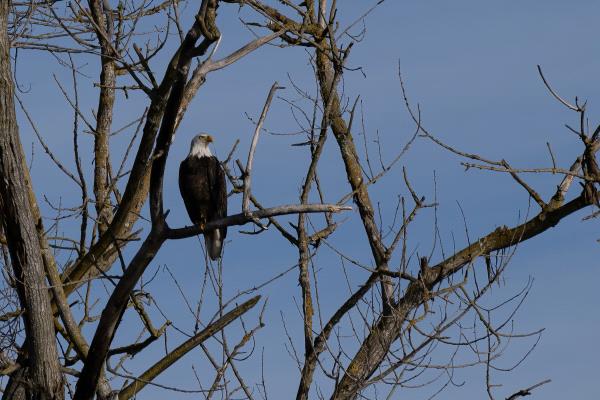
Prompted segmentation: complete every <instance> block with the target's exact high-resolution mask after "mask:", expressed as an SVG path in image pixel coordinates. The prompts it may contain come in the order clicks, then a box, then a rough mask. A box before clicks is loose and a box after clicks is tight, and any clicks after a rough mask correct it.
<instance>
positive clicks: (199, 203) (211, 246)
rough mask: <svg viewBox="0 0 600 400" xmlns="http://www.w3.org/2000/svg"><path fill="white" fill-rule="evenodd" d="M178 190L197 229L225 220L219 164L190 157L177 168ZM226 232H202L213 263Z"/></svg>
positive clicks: (208, 158)
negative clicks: (212, 222) (198, 226)
mask: <svg viewBox="0 0 600 400" xmlns="http://www.w3.org/2000/svg"><path fill="white" fill-rule="evenodd" d="M179 190H180V192H181V197H182V198H183V202H184V203H185V208H186V209H187V212H188V215H189V216H190V219H191V220H192V222H193V223H194V224H196V225H200V226H204V225H206V224H207V223H208V222H211V221H214V220H217V219H221V218H224V217H226V216H227V185H226V182H225V173H224V172H223V168H222V167H221V164H220V163H219V160H218V159H217V158H216V157H214V156H212V155H208V156H197V155H193V154H190V155H189V156H188V157H187V158H186V159H185V160H183V161H182V162H181V165H180V166H179ZM226 236H227V228H226V227H225V228H219V229H215V230H212V231H206V232H204V239H205V243H206V250H207V252H208V255H209V256H210V258H211V259H212V260H216V259H218V258H219V257H220V256H221V249H222V246H223V242H224V241H225V237H226Z"/></svg>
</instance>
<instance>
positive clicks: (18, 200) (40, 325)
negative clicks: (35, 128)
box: [0, 0, 64, 400]
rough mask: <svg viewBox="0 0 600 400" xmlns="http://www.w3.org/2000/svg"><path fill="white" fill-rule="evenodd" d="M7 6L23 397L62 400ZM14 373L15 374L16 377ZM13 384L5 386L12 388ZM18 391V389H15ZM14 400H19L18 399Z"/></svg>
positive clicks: (2, 54) (1, 127)
mask: <svg viewBox="0 0 600 400" xmlns="http://www.w3.org/2000/svg"><path fill="white" fill-rule="evenodd" d="M8 10H9V0H0V177H2V179H0V213H1V215H2V224H3V228H4V232H5V234H6V240H7V243H8V248H9V251H10V257H11V263H12V267H13V271H14V274H15V277H16V281H17V292H18V295H19V300H20V302H21V307H22V308H23V309H24V310H26V312H25V313H24V320H25V334H26V340H25V343H26V345H25V346H24V351H25V353H26V356H27V359H26V361H25V362H26V364H27V366H28V369H27V373H26V374H25V375H22V376H21V379H20V381H21V382H22V380H23V378H25V381H26V383H25V384H24V386H25V390H26V391H27V392H28V393H27V397H28V398H32V399H44V400H46V399H63V398H64V388H63V380H62V375H61V373H60V364H59V362H58V355H57V351H56V340H55V336H54V326H53V323H52V322H53V321H52V311H51V307H50V296H49V293H48V287H47V284H46V279H45V272H44V264H43V262H42V254H41V249H40V245H39V240H38V237H37V232H36V222H35V221H34V217H33V213H32V211H31V207H30V203H29V198H28V187H27V183H26V175H25V173H24V171H23V169H22V166H23V165H24V162H23V158H24V156H23V150H22V147H21V142H20V140H19V135H18V129H17V122H16V116H15V108H14V102H13V95H14V87H13V82H12V75H11V67H10V58H9V50H10V44H9V40H8V35H7V20H8ZM17 373H18V372H17ZM15 383H16V382H15V380H14V379H13V382H11V384H13V386H14V384H15ZM21 390H22V389H21ZM19 397H20V396H19Z"/></svg>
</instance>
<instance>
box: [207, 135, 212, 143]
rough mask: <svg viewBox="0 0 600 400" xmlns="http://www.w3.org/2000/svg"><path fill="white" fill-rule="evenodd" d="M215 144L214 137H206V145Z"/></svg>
mask: <svg viewBox="0 0 600 400" xmlns="http://www.w3.org/2000/svg"><path fill="white" fill-rule="evenodd" d="M212 142H213V137H212V136H210V135H206V143H212Z"/></svg>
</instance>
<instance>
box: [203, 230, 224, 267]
mask: <svg viewBox="0 0 600 400" xmlns="http://www.w3.org/2000/svg"><path fill="white" fill-rule="evenodd" d="M204 244H205V245H206V251H207V252H208V256H209V257H210V259H211V260H213V261H216V260H218V259H219V257H221V250H222V248H223V240H222V239H221V232H219V230H218V229H215V230H214V231H210V232H204Z"/></svg>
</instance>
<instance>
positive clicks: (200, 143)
mask: <svg viewBox="0 0 600 400" xmlns="http://www.w3.org/2000/svg"><path fill="white" fill-rule="evenodd" d="M212 141H213V138H212V136H210V135H209V134H207V133H201V134H199V135H196V136H194V138H193V139H192V144H191V145H190V154H188V157H211V156H212V153H211V152H210V149H209V148H208V144H209V143H212Z"/></svg>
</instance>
